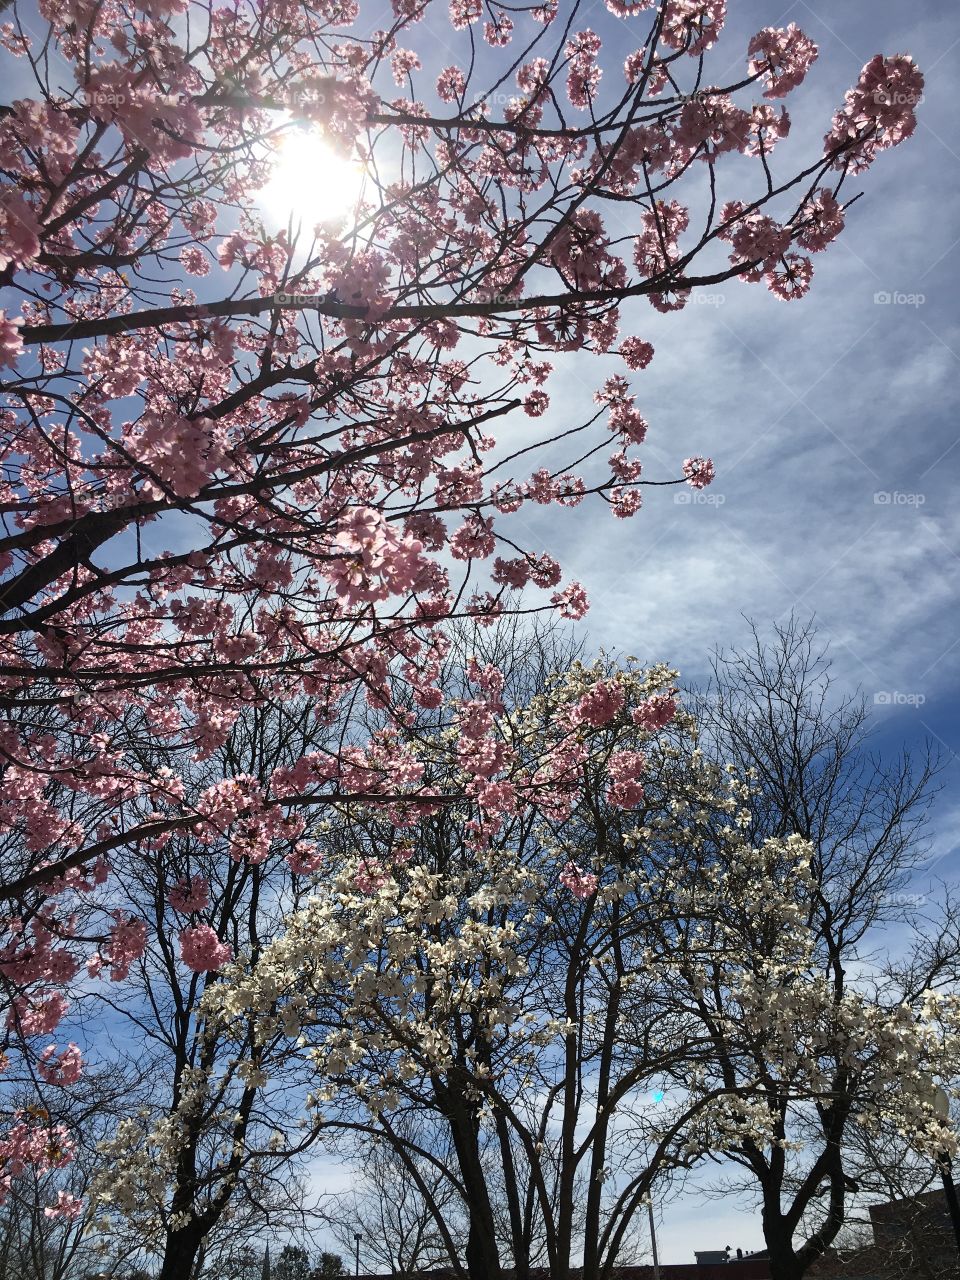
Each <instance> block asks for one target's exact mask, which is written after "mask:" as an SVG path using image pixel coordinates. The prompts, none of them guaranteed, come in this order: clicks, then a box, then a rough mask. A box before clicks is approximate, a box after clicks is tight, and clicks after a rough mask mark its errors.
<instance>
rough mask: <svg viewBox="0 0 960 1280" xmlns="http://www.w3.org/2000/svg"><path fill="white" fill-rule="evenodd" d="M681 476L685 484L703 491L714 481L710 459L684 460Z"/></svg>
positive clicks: (714, 473)
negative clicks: (684, 477)
mask: <svg viewBox="0 0 960 1280" xmlns="http://www.w3.org/2000/svg"><path fill="white" fill-rule="evenodd" d="M683 474H684V476H686V480H687V484H688V485H690V486H691V487H692V488H694V489H705V488H706V487H707V485H708V484H709V483H710V482H711V480H713V479H714V477H715V475H716V472H715V471H714V469H713V461H712V459H710V458H684V460H683Z"/></svg>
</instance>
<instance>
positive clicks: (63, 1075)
mask: <svg viewBox="0 0 960 1280" xmlns="http://www.w3.org/2000/svg"><path fill="white" fill-rule="evenodd" d="M56 1052H57V1046H56V1045H55V1044H49V1045H47V1047H46V1049H44V1051H43V1053H41V1055H40V1059H39V1061H38V1063H37V1070H38V1071H39V1073H40V1075H41V1076H42V1077H43V1079H44V1080H46V1082H47V1084H57V1085H69V1084H76V1082H77V1081H78V1080H79V1079H80V1077H81V1075H83V1055H82V1054H81V1052H80V1048H79V1046H78V1045H75V1044H74V1043H73V1041H71V1042H70V1043H69V1044H68V1045H67V1047H66V1049H64V1051H63V1053H61V1054H60V1056H59V1057H54V1055H55V1054H56Z"/></svg>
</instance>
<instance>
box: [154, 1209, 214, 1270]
mask: <svg viewBox="0 0 960 1280" xmlns="http://www.w3.org/2000/svg"><path fill="white" fill-rule="evenodd" d="M202 1239H203V1236H202V1235H201V1232H200V1228H199V1227H198V1226H197V1225H196V1224H195V1223H191V1224H190V1225H189V1226H186V1227H182V1228H181V1229H180V1230H179V1231H171V1232H170V1233H169V1234H168V1236H167V1245H166V1248H165V1249H164V1251H163V1263H162V1264H161V1267H160V1271H159V1273H158V1275H157V1280H192V1277H193V1272H194V1267H195V1265H196V1261H197V1254H198V1253H199V1252H200V1242H201V1241H202Z"/></svg>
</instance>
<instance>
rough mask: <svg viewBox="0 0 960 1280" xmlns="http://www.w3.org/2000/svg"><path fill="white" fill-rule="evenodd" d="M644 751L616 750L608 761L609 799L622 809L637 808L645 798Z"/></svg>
mask: <svg viewBox="0 0 960 1280" xmlns="http://www.w3.org/2000/svg"><path fill="white" fill-rule="evenodd" d="M646 763H647V761H646V757H645V756H644V754H643V752H642V751H615V752H614V753H613V755H611V757H610V759H609V760H608V761H607V777H608V778H609V779H610V785H609V786H608V787H607V800H608V801H609V802H610V804H612V805H616V806H617V807H618V808H620V809H635V808H636V806H637V805H638V804H639V803H640V801H641V800H642V799H643V784H642V782H641V778H642V776H643V772H644V769H645V768H646Z"/></svg>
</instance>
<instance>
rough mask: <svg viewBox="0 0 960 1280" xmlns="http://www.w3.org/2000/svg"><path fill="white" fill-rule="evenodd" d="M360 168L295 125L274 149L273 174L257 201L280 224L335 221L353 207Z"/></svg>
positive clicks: (360, 178) (358, 190) (360, 186)
mask: <svg viewBox="0 0 960 1280" xmlns="http://www.w3.org/2000/svg"><path fill="white" fill-rule="evenodd" d="M363 178H364V174H363V169H362V168H361V166H360V164H359V163H358V162H357V161H356V160H352V159H350V158H348V157H347V156H344V155H343V154H342V153H341V152H338V151H336V150H335V149H334V148H333V147H332V146H330V144H329V143H328V142H326V141H325V140H324V139H323V138H322V137H320V136H318V135H317V134H316V133H313V132H310V131H309V130H306V129H295V130H293V131H291V132H290V133H287V134H284V136H283V138H282V140H281V141H280V142H279V143H278V145H277V148H276V159H275V161H274V166H273V172H272V173H271V175H270V177H269V179H268V180H267V183H266V185H265V186H264V187H263V188H262V190H261V192H260V203H261V204H262V205H263V206H264V208H265V209H266V210H267V211H268V212H269V213H270V214H272V215H273V216H274V217H276V218H279V219H281V220H282V221H283V222H287V221H289V220H290V219H291V218H292V220H293V225H294V229H296V227H297V224H298V223H299V224H302V225H303V226H304V227H312V226H315V225H316V224H317V223H326V222H331V223H336V222H340V221H342V220H343V219H345V218H349V217H350V215H351V214H352V213H353V212H354V211H355V209H356V207H357V203H358V201H359V199H360V195H361V192H362V189H363Z"/></svg>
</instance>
